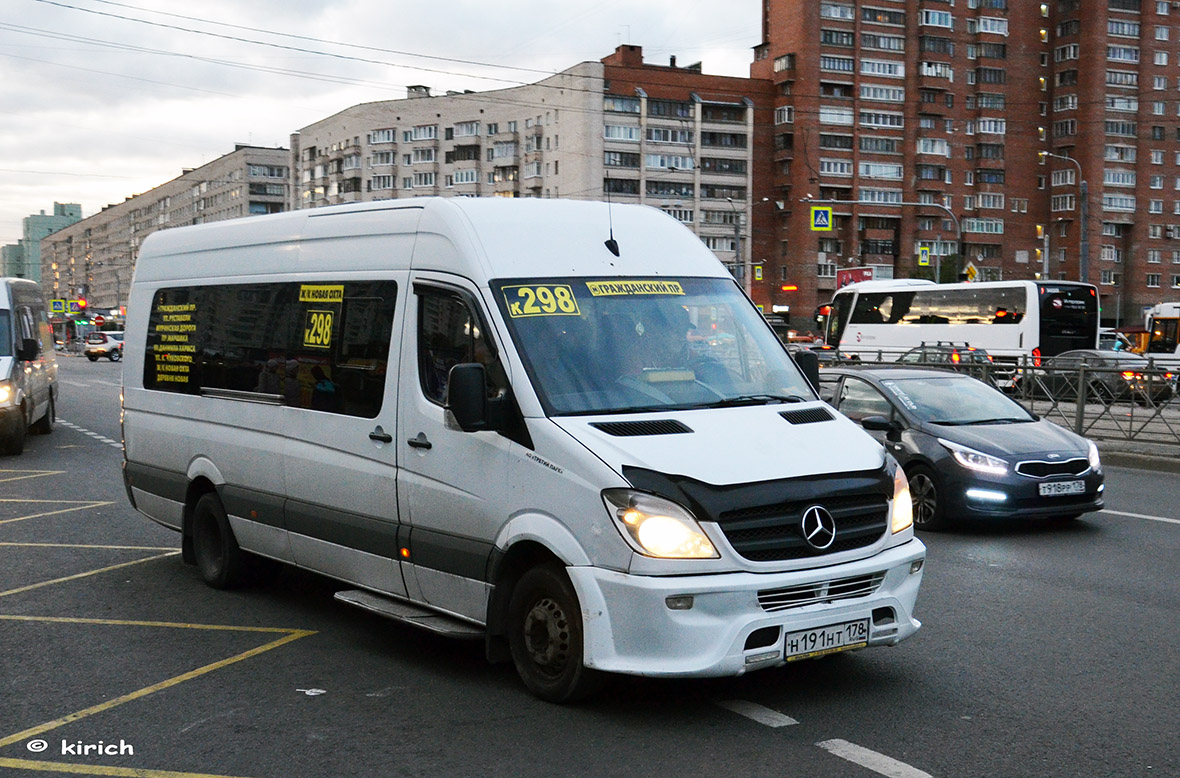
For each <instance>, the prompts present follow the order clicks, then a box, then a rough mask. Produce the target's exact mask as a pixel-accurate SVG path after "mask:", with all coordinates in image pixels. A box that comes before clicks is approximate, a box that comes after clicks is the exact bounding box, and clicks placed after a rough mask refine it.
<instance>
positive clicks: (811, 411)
mask: <svg viewBox="0 0 1180 778" xmlns="http://www.w3.org/2000/svg"><path fill="white" fill-rule="evenodd" d="M779 416H782V417H783V418H784V419H786V420H787V421H789V422H791V423H792V424H815V423H817V422H821V421H831V420H832V412H831V411H829V410H828V409H827V408H823V407H817V408H804V409H803V410H799V411H783V412H782V413H780V414H779Z"/></svg>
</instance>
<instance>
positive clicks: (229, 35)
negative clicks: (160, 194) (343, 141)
mask: <svg viewBox="0 0 1180 778" xmlns="http://www.w3.org/2000/svg"><path fill="white" fill-rule="evenodd" d="M761 5H762V3H761V0H726V1H725V2H703V1H702V0H688V1H687V2H686V0H600V2H595V3H589V4H587V3H573V2H556V3H555V2H549V1H543V0H500V2H495V3H489V2H486V0H435V1H434V2H424V1H423V0H323V1H322V2H316V1H315V0H252V1H251V2H241V0H203V1H202V2H199V3H178V2H175V0H126V1H125V2H124V1H122V0H120V1H118V2H116V0H0V96H2V97H0V181H2V182H3V186H2V187H0V244H9V243H15V242H16V241H17V240H18V239H19V238H20V237H21V230H22V226H21V220H22V219H23V218H24V217H25V216H28V215H29V214H34V213H40V212H41V211H42V210H44V211H45V212H46V213H52V212H53V203H54V202H61V203H81V204H82V215H83V216H91V215H93V214H95V213H97V212H98V211H99V210H100V209H101V208H102V207H103V206H105V205H108V204H113V203H119V202H122V201H123V200H124V199H125V198H126V197H128V196H130V195H133V194H138V193H140V192H144V191H147V190H149V189H152V188H153V187H156V186H159V185H160V184H162V183H164V182H165V181H169V180H171V179H173V178H176V177H177V176H178V175H180V173H181V171H182V169H183V168H194V167H198V166H200V165H203V164H205V163H206V162H210V161H212V160H214V159H216V158H217V157H220V156H222V155H223V154H226V153H229V152H230V151H232V150H233V147H234V144H235V143H250V144H254V145H258V146H272V147H277V146H281V147H287V146H288V145H289V144H290V134H291V132H292V131H294V130H297V129H299V128H300V127H304V126H307V125H309V124H311V123H313V122H315V121H317V120H319V119H322V118H324V117H326V116H330V115H331V114H334V113H336V112H337V111H340V110H342V109H344V108H346V107H348V106H350V105H355V104H356V103H362V102H370V101H374V100H387V99H397V98H401V97H404V96H405V86H406V85H408V84H425V85H427V86H429V87H430V88H431V90H432V91H433V92H434V93H435V94H440V93H442V92H444V91H446V90H448V89H456V90H462V89H473V90H477V91H483V90H488V89H502V88H504V87H509V86H515V85H518V84H521V83H530V82H533V81H537V80H539V79H541V78H543V77H544V76H545V75H546V74H547V73H552V72H556V71H559V70H563V69H565V68H567V67H569V66H571V65H574V64H576V63H578V62H582V61H586V60H598V59H601V58H602V57H604V56H606V55H607V54H609V53H610V52H612V51H613V50H614V48H615V47H616V46H618V45H619V44H620V43H632V44H635V45H639V46H642V47H643V51H644V58H645V60H646V61H647V62H649V63H652V64H661V65H663V64H667V63H668V57H669V55H676V57H677V61H678V63H679V64H680V65H687V64H689V63H692V62H697V61H700V62H703V63H704V72H706V73H711V74H716V75H729V76H747V75H749V63H750V60H751V56H752V52H751V49H752V47H753V46H755V45H756V44H757V43H759V40H758V38H759V37H760V30H761V21H760V17H759V14H760V9H761Z"/></svg>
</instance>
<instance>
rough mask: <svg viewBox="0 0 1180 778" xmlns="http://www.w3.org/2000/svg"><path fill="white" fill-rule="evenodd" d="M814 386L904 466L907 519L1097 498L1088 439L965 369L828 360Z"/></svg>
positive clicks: (938, 519)
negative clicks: (909, 503)
mask: <svg viewBox="0 0 1180 778" xmlns="http://www.w3.org/2000/svg"><path fill="white" fill-rule="evenodd" d="M821 396H823V397H824V398H825V399H828V398H830V399H828V401H829V402H830V403H831V404H832V405H834V406H835V407H836V408H837V409H839V411H840V412H841V413H843V414H844V415H845V416H848V417H849V418H850V419H852V420H854V421H858V422H860V423H861V426H863V427H864V428H865V429H866V430H868V431H869V433H870V434H872V435H873V436H874V437H875V438H877V439H878V440H879V441H881V443H882V444H883V445H884V446H885V449H886V450H887V451H888V452H889V453H891V454H893V456H894V457H896V458H897V460H898V462H900V463H901V465H902V467H903V468H904V469H905V473H906V477H907V479H908V480H909V484H910V496H911V498H912V500H913V504H914V526H916V527H918V528H919V529H925V530H937V529H942V528H944V527H946V526H948V525H950V524H952V523H953V522H954V521H956V520H958V519H961V518H972V519H1013V518H1020V519H1023V518H1033V517H1058V518H1064V519H1072V518H1076V517H1078V516H1080V515H1081V514H1082V513H1085V512H1087V511H1096V510H1099V509H1101V508H1102V506H1103V501H1102V491H1103V488H1104V485H1103V473H1102V463H1101V461H1100V459H1099V456H1098V449H1097V447H1096V446H1095V445H1094V444H1093V443H1092V442H1090V441H1089V440H1087V439H1085V438H1083V437H1081V436H1080V435H1076V434H1074V433H1073V432H1070V431H1068V430H1066V429H1064V428H1062V427H1059V426H1057V425H1056V424H1053V423H1052V422H1050V421H1048V420H1047V419H1042V418H1040V417H1038V416H1035V415H1033V414H1031V413H1029V412H1028V411H1027V410H1025V409H1024V408H1023V407H1022V406H1020V405H1019V404H1017V403H1016V402H1014V401H1013V400H1011V399H1010V398H1009V397H1007V396H1006V395H1004V394H1003V393H1001V392H1000V391H998V390H996V389H994V388H992V387H991V386H989V385H988V384H986V383H984V382H982V381H979V380H977V379H974V378H971V377H970V376H967V375H963V374H962V373H956V372H952V371H950V370H942V369H939V368H915V367H897V366H881V367H877V366H871V365H865V366H861V367H845V366H842V367H830V368H828V369H826V370H825V371H824V372H823V374H822V375H821Z"/></svg>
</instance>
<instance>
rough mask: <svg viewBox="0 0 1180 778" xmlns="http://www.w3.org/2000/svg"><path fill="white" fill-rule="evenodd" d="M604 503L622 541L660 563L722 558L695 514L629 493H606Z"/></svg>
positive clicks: (663, 502)
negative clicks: (662, 561) (664, 561)
mask: <svg viewBox="0 0 1180 778" xmlns="http://www.w3.org/2000/svg"><path fill="white" fill-rule="evenodd" d="M602 499H603V501H604V502H605V503H606V509H607V510H608V511H609V512H610V514H611V517H612V518H613V519H614V520H615V526H616V527H618V528H619V532H620V533H622V535H623V539H624V540H626V541H627V543H628V544H629V545H630V546H631V547H632V548H633V549H635V550H636V551H638V552H639V553H640V554H643V555H645V556H652V557H658V558H660V559H717V558H718V557H720V556H721V555H720V554H718V553H717V549H716V548H714V547H713V543H712V541H710V540H709V538H708V537H707V536H706V535H705V533H704V532H703V531H701V526H700V524H698V523H697V520H696V519H695V518H693V516H692V514H691V513H689V512H688V511H687V510H685V509H684V508H682V507H680V506H679V505H677V504H676V503H674V502H672V501H671V500H665V499H663V498H662V497H656V496H655V495H651V494H647V493H645V492H636V491H632V490H630V489H607V490H606V491H604V492H603V493H602Z"/></svg>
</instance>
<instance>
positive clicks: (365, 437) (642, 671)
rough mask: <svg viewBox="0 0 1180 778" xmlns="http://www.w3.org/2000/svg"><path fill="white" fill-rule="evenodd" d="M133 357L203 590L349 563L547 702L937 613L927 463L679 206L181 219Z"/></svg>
mask: <svg viewBox="0 0 1180 778" xmlns="http://www.w3.org/2000/svg"><path fill="white" fill-rule="evenodd" d="M124 359H125V363H124V370H123V377H124V378H123V380H124V428H123V436H124V446H125V456H126V462H125V470H124V472H125V481H126V485H127V491H128V495H129V497H130V499H131V502H132V504H133V505H134V506H135V507H136V508H137V509H138V510H139V511H141V512H142V513H144V514H146V515H147V516H148V517H150V518H151V519H154V520H155V521H157V522H159V523H161V524H163V525H166V526H168V527H171V528H173V529H175V530H178V531H179V532H181V533H182V535H181V537H182V546H181V547H182V551H183V559H184V560H185V561H186V562H189V563H193V564H195V565H196V566H197V569H198V570H199V572H200V575H201V576H202V577H203V578H204V580H205V581H206V582H207V583H208V584H210V585H212V586H214V587H229V586H234V585H238V584H242V583H245V582H249V581H252V580H257V578H258V576H259V574H260V573H261V572H263V571H266V570H267V569H268V568H270V567H273V566H274V565H275V563H285V564H289V565H294V566H297V567H300V568H304V569H307V570H311V571H315V572H317V573H321V574H323V575H326V576H330V577H331V578H334V579H337V580H339V581H341V582H343V583H344V588H343V589H342V591H340V592H339V593H338V594H337V598H338V599H341V600H342V601H344V602H347V603H350V604H353V605H357V606H360V607H362V608H367V609H369V610H372V611H375V612H377V613H381V614H383V615H385V616H388V617H390V618H393V619H397V620H401V621H403V622H406V623H409V624H413V625H415V626H418V627H423V628H426V629H430V630H434V631H436V632H440V633H444V634H448V635H453V636H457V637H469V638H476V639H480V640H483V641H485V643H486V647H487V653H488V656H489V658H490V659H491V660H492V661H499V660H504V661H508V660H511V661H512V662H513V663H514V664H515V666H516V668H517V671H518V672H519V674H520V676H521V678H522V679H523V681H524V683H525V685H526V686H527V687H528V689H529V690H530V691H531V692H533V693H534V694H536V695H537V696H539V697H541V698H543V699H547V700H551V701H566V700H572V699H575V698H578V697H580V696H583V695H585V694H586V693H588V692H589V691H591V690H592V689H593V688H594V686H595V684H596V682H597V681H599V680H600V679H601V673H602V672H611V673H623V674H635V675H646V676H725V675H738V674H741V673H745V672H747V671H752V670H758V669H762V668H769V667H775V666H779V665H783V664H785V663H786V662H790V661H794V660H798V659H805V658H809V657H816V656H821V655H824V654H827V653H832V652H837V651H845V650H853V649H860V648H866V647H870V646H884V645H893V644H896V643H898V642H899V641H901V640H903V639H905V638H907V637H909V636H911V635H913V634H914V633H915V632H916V631H917V630H918V628H919V626H920V624H919V622H918V621H916V620H915V619H914V617H913V609H914V602H915V598H916V596H917V592H918V588H919V584H920V581H921V576H922V566H923V562H924V559H925V547H924V546H923V544H922V543H921V542H920V541H919V540H918V539H916V538H915V537H914V531H913V528H912V520H911V501H910V496H909V492H908V490H907V485H906V479H905V476H904V474H903V473H902V471H901V469H900V468H899V467H898V466H897V463H896V462H895V461H894V459H893V458H892V457H891V456H889V455H888V454H887V453H886V452H885V451H884V450H883V449H882V448H881V447H880V446H879V445H878V444H877V443H876V442H874V441H873V439H872V438H870V437H869V436H868V435H867V434H866V433H865V432H864V431H863V430H861V429H860V428H859V427H858V426H857V425H855V424H853V423H852V422H850V421H848V420H847V419H845V418H844V417H842V416H840V415H839V414H838V413H836V412H834V411H833V410H832V409H830V408H829V407H828V406H827V405H825V404H824V403H823V402H821V401H820V400H819V398H818V396H817V395H816V393H815V391H814V389H813V388H812V385H811V384H810V383H809V381H808V379H807V378H806V377H805V375H804V374H803V373H802V372H801V371H800V369H798V368H797V366H796V365H795V363H793V362H792V361H791V359H790V358H789V357H788V356H787V354H786V352H785V351H784V349H783V347H782V345H781V344H780V343H779V341H778V339H777V338H776V337H775V335H774V333H773V331H772V330H771V329H770V327H769V326H768V325H767V323H766V321H765V320H764V319H763V318H762V316H761V315H760V314H759V312H758V310H757V309H756V308H755V307H754V306H753V305H752V304H751V303H750V301H749V299H748V298H746V297H745V295H744V294H743V293H742V290H741V288H740V287H739V286H738V285H737V284H736V283H735V282H734V279H733V278H732V276H731V275H730V274H729V273H728V272H726V270H725V268H724V267H723V266H722V265H721V264H720V263H719V262H718V261H717V259H716V257H715V256H714V255H713V254H712V253H711V252H710V251H709V250H708V249H707V248H706V247H705V246H704V245H703V244H702V243H701V242H700V240H698V239H697V238H696V236H694V235H693V234H692V233H691V232H690V231H688V230H687V229H686V228H684V227H683V226H682V225H680V224H679V223H677V222H676V221H675V220H673V219H672V218H670V217H668V216H666V215H665V214H663V213H661V212H660V211H658V210H654V209H650V208H647V207H642V206H635V205H627V206H620V205H614V206H613V207H612V206H610V205H608V204H604V203H592V202H576V201H564V200H541V199H535V200H533V199H528V200H523V199H522V200H506V199H497V198H421V199H406V200H396V201H388V202H373V203H364V204H353V205H343V206H332V207H327V208H317V209H308V210H300V211H295V212H290V213H284V214H276V215H272V216H259V217H250V218H245V219H240V220H235V221H225V222H219V223H215V224H207V225H199V226H192V227H183V228H177V229H169V230H161V231H159V232H156V233H153V234H152V235H151V236H150V237H149V238H148V239H147V240H146V241H145V242H144V245H143V249H142V252H141V254H140V256H139V261H138V263H137V267H136V271H135V279H134V283H133V287H132V290H131V297H130V304H129V305H128V314H127V327H126V340H125V354H124ZM811 372H814V371H811Z"/></svg>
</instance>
